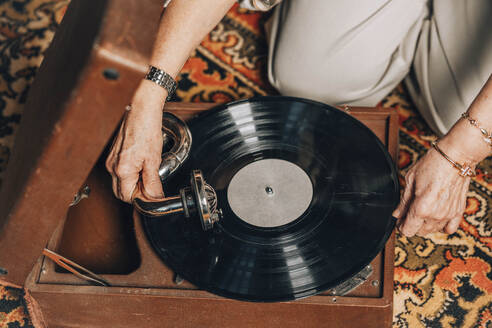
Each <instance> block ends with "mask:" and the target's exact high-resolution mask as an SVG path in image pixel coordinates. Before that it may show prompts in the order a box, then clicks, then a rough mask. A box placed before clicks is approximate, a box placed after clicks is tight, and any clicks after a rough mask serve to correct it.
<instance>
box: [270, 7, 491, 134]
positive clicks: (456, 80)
mask: <svg viewBox="0 0 492 328" xmlns="http://www.w3.org/2000/svg"><path fill="white" fill-rule="evenodd" d="M269 40H270V53H269V63H268V71H269V79H270V82H271V83H272V84H273V86H275V87H276V88H277V89H278V90H279V91H280V93H282V94H284V95H290V96H299V97H305V98H310V99H315V100H318V101H321V102H325V103H328V104H350V105H363V106H374V105H376V104H377V103H378V102H379V101H380V100H382V99H383V98H384V97H385V96H386V95H387V94H388V93H389V92H390V91H391V90H392V89H393V88H395V87H396V86H397V85H398V84H399V83H400V82H401V81H402V80H403V79H404V78H405V82H406V84H407V86H408V90H409V92H410V95H411V97H412V99H413V101H414V103H415V105H416V106H417V108H418V109H419V111H420V112H421V114H422V116H423V117H424V119H425V120H426V121H427V123H428V124H429V125H430V127H431V128H432V129H433V130H434V131H435V132H436V133H438V134H440V135H441V134H444V133H446V132H447V131H448V130H449V128H451V126H452V125H453V124H454V123H455V122H456V120H457V119H458V118H459V116H460V114H461V113H462V112H464V111H465V110H466V109H467V108H468V106H469V105H470V104H471V102H472V101H473V99H474V98H475V96H476V95H477V93H478V92H479V90H480V89H481V87H482V86H483V85H484V83H485V82H486V80H487V79H488V77H489V75H490V74H491V73H492V0H454V1H451V0H362V1H361V0H344V1H335V0H284V2H283V3H282V4H281V5H280V6H278V8H277V9H276V10H275V13H274V15H273V24H272V26H271V29H270V37H269Z"/></svg>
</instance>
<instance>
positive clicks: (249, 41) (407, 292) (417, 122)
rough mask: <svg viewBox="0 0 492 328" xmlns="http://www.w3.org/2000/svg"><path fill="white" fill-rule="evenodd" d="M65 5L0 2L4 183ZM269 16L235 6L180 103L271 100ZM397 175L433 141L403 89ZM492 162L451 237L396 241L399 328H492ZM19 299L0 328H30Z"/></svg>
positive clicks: (0, 302)
mask: <svg viewBox="0 0 492 328" xmlns="http://www.w3.org/2000/svg"><path fill="white" fill-rule="evenodd" d="M67 3H68V0H52V1H50V0H0V11H1V16H0V59H1V62H0V74H1V77H0V183H1V178H2V172H3V171H4V170H5V166H6V164H7V161H8V158H9V154H10V151H11V149H12V144H13V140H14V136H15V132H16V129H17V127H18V124H19V119H20V117H21V115H22V108H23V105H24V103H25V99H26V95H27V92H28V89H29V85H30V84H31V82H32V81H33V78H34V75H35V73H36V69H37V67H38V66H39V64H40V62H41V60H42V54H43V52H44V50H45V49H46V48H47V46H48V44H49V42H50V40H51V38H52V37H53V33H54V31H55V29H56V26H57V22H59V21H60V19H61V17H62V15H63V12H64V7H65V6H66V4H67ZM264 20H265V16H264V15H260V14H258V13H251V12H246V11H243V10H241V9H239V8H237V7H234V8H233V9H232V10H231V11H230V12H229V13H228V14H227V16H226V17H225V18H224V19H223V20H222V22H221V23H220V24H219V25H218V27H217V28H216V29H215V30H214V31H213V32H212V33H210V35H209V36H208V37H207V38H206V39H205V40H204V41H203V43H202V44H201V45H200V46H199V47H198V49H197V50H196V51H195V52H194V53H193V56H192V57H191V59H190V60H189V61H188V62H187V63H186V65H185V66H184V68H183V71H182V72H181V74H180V77H179V90H178V91H177V95H176V98H177V99H176V100H179V101H195V102H200V101H207V102H226V101H230V100H235V99H240V98H247V97H251V96H254V95H265V94H271V93H274V92H275V91H274V90H273V89H272V88H271V87H270V86H269V85H268V82H267V80H266V78H265V76H266V75H265V67H266V54H267V44H266V40H265V37H264V32H263V29H262V26H263V23H264ZM383 105H384V106H391V107H394V108H396V109H397V110H398V112H399V116H400V127H401V130H400V160H399V168H400V172H401V176H403V175H404V174H405V172H406V171H407V170H408V168H409V167H410V166H411V165H412V164H413V163H415V161H416V160H417V159H418V158H419V157H420V156H422V155H423V154H424V153H425V152H426V150H427V149H428V148H429V142H430V141H431V140H433V139H435V136H434V135H433V134H432V132H431V131H430V130H429V128H428V127H427V126H426V124H425V123H424V122H423V120H422V118H421V117H420V116H419V114H418V113H417V112H416V111H415V110H414V108H413V106H412V104H411V103H410V102H409V100H408V98H407V96H406V94H405V90H404V89H403V88H402V87H398V88H397V89H396V90H394V91H393V92H392V93H391V94H390V95H389V96H388V97H387V98H386V99H385V100H384V101H383ZM490 172H492V158H489V159H488V160H486V161H485V162H484V163H482V165H480V167H479V174H478V176H477V177H476V178H475V179H474V180H473V182H472V183H471V186H470V191H469V193H468V200H467V208H466V214H465V218H464V220H463V221H462V223H461V225H460V228H459V230H458V231H457V232H456V233H454V234H452V235H445V234H442V233H435V234H432V235H430V236H428V237H426V238H421V237H412V238H406V237H404V236H402V235H398V236H397V242H396V251H395V252H396V259H395V265H396V268H395V282H394V319H393V326H394V327H410V328H414V327H435V328H438V327H443V328H444V327H474V328H491V327H492V269H491V266H492V214H491V211H490V208H489V205H488V204H491V202H490V201H491V198H492V195H491V192H492V181H491V173H490ZM26 313H27V311H26V309H25V304H24V300H23V292H22V291H21V290H18V289H13V288H9V287H2V286H0V327H9V328H13V327H32V325H31V323H30V321H29V319H28V316H27V315H26Z"/></svg>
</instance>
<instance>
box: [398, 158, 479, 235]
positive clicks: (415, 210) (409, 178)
mask: <svg viewBox="0 0 492 328" xmlns="http://www.w3.org/2000/svg"><path fill="white" fill-rule="evenodd" d="M405 182H406V187H405V191H404V193H403V196H402V198H401V200H400V204H399V205H398V207H397V208H396V210H395V211H394V212H393V216H394V217H396V218H397V219H398V224H397V225H398V228H399V230H400V231H401V232H402V233H403V234H404V235H406V236H407V237H411V236H413V235H415V234H417V235H420V236H424V235H427V234H429V233H431V232H437V231H443V232H446V233H454V232H455V231H456V230H457V229H458V226H459V224H460V221H461V219H462V218H463V212H464V211H465V206H466V193H467V191H468V187H469V185H470V178H469V177H462V176H460V175H459V171H458V170H457V169H456V168H454V167H453V166H452V165H451V164H450V163H449V162H448V161H447V160H446V159H445V158H443V157H442V156H441V154H439V153H438V152H437V151H436V150H435V149H430V150H429V151H428V152H427V154H426V155H425V156H424V157H423V158H422V159H420V160H419V161H418V162H417V163H416V164H415V165H414V166H412V167H411V168H410V170H409V171H408V172H407V174H406V176H405Z"/></svg>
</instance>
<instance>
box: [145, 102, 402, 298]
mask: <svg viewBox="0 0 492 328" xmlns="http://www.w3.org/2000/svg"><path fill="white" fill-rule="evenodd" d="M189 127H190V130H191V133H192V135H193V145H192V149H191V153H190V156H189V158H188V160H187V162H186V163H185V164H184V165H183V167H182V168H181V169H180V171H179V172H178V174H176V175H175V176H173V177H172V178H170V179H169V180H168V181H167V182H166V185H165V186H164V188H165V189H164V190H165V191H166V193H168V194H173V193H176V192H177V191H178V190H179V188H180V187H182V186H183V184H184V183H186V181H187V180H188V175H189V172H190V171H191V170H192V169H201V170H202V172H203V174H204V177H205V179H206V180H207V182H208V183H209V184H210V185H212V187H214V188H215V190H216V192H217V198H218V199H217V200H218V206H219V207H220V208H222V210H223V218H222V219H221V220H220V221H219V222H218V223H216V225H215V227H214V229H213V230H212V231H209V232H205V231H203V230H202V228H201V226H200V224H199V223H196V222H192V221H190V220H187V219H185V218H183V217H181V216H178V215H176V216H172V217H168V218H165V219H153V218H148V217H142V220H143V226H144V229H145V232H146V235H147V237H148V239H149V241H150V243H151V245H152V246H153V248H154V249H155V251H156V253H157V254H158V255H159V256H160V257H161V258H162V260H163V261H164V262H165V263H166V264H167V265H168V266H169V267H170V268H171V269H173V270H174V271H175V272H176V273H178V274H179V275H181V276H182V277H183V278H185V279H186V280H188V281H190V282H191V283H193V284H194V285H196V286H197V287H199V288H201V289H204V290H208V291H210V292H212V293H215V294H218V295H221V296H225V297H230V298H234V299H240V300H248V301H286V300H293V299H298V298H302V297H306V296H310V295H314V294H317V293H319V292H322V291H324V290H327V289H329V288H332V287H334V286H336V285H338V284H340V283H341V282H343V281H346V280H347V279H349V278H351V277H352V276H353V275H355V274H356V273H358V272H359V271H361V270H362V269H363V268H364V267H365V266H366V265H367V264H369V263H370V262H371V260H372V259H373V258H374V257H375V256H376V255H377V254H378V253H379V252H380V251H381V250H382V249H383V247H384V245H385V243H386V240H387V239H388V237H389V235H390V234H391V231H392V229H393V227H394V223H395V222H394V219H393V218H392V216H391V213H392V210H393V209H394V207H395V206H396V204H397V202H398V199H399V186H398V179H397V175H396V170H395V167H394V165H393V163H392V160H391V158H390V156H389V155H388V153H387V152H386V150H385V147H384V145H383V144H382V143H381V142H380V141H379V140H378V138H377V137H376V136H375V135H374V134H373V133H372V132H371V131H370V130H369V129H368V128H367V127H365V126H364V125H363V124H362V123H360V122H359V121H357V120H356V119H354V118H353V117H351V116H350V115H348V114H346V113H344V112H342V111H340V110H338V109H335V108H333V107H330V106H328V105H324V104H321V103H317V102H313V101H309V100H304V99H298V98H290V97H261V98H255V99H249V100H244V101H239V102H234V103H231V104H226V105H221V106H218V107H216V108H214V109H212V110H210V111H207V112H204V113H203V114H201V115H199V116H197V117H196V118H194V119H192V120H191V121H190V122H189Z"/></svg>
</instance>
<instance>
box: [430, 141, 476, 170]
mask: <svg viewBox="0 0 492 328" xmlns="http://www.w3.org/2000/svg"><path fill="white" fill-rule="evenodd" d="M431 145H432V147H434V149H435V150H437V151H438V152H439V154H441V155H442V157H444V158H445V159H446V160H447V161H448V162H449V163H451V164H452V165H453V166H454V167H455V168H457V169H458V171H460V175H461V176H462V177H472V178H473V177H475V176H476V175H477V174H476V173H475V170H473V169H472V168H471V167H470V166H469V165H468V164H466V163H464V164H459V163H456V162H455V161H453V160H452V159H451V158H449V156H448V155H446V154H445V153H444V152H443V151H442V150H441V148H439V146H438V145H437V142H436V141H432V142H431Z"/></svg>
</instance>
